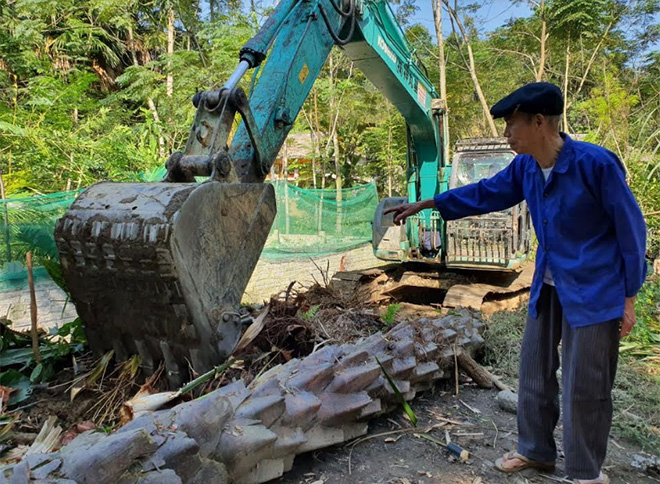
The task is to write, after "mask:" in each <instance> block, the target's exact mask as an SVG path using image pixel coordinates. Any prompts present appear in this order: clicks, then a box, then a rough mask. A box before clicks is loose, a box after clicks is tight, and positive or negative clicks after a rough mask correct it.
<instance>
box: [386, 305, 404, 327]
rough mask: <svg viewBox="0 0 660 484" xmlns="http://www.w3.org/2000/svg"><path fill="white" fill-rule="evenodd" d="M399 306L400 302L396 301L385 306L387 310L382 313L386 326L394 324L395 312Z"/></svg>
mask: <svg viewBox="0 0 660 484" xmlns="http://www.w3.org/2000/svg"><path fill="white" fill-rule="evenodd" d="M399 308H400V304H397V303H395V304H390V305H389V306H387V310H386V311H385V314H384V315H383V321H384V322H385V324H387V325H388V326H389V325H392V324H394V322H395V319H394V318H395V317H396V313H398V312H399Z"/></svg>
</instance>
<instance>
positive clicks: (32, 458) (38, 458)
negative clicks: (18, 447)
mask: <svg viewBox="0 0 660 484" xmlns="http://www.w3.org/2000/svg"><path fill="white" fill-rule="evenodd" d="M48 459H49V456H48V454H44V453H43V452H37V453H34V454H26V456H25V460H27V462H28V466H30V469H35V468H37V467H39V466H40V465H41V464H43V463H44V462H46V461H47V460H48Z"/></svg>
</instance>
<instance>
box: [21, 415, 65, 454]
mask: <svg viewBox="0 0 660 484" xmlns="http://www.w3.org/2000/svg"><path fill="white" fill-rule="evenodd" d="M56 423H57V417H55V416H54V415H51V416H50V417H48V418H47V419H46V421H45V422H44V425H43V426H42V427H41V430H40V431H39V434H38V435H37V438H36V439H34V442H32V445H31V446H30V448H29V449H28V450H27V452H26V454H47V453H49V452H50V451H52V450H53V449H55V447H57V445H58V444H59V443H60V435H62V427H60V426H59V425H58V426H55V424H56Z"/></svg>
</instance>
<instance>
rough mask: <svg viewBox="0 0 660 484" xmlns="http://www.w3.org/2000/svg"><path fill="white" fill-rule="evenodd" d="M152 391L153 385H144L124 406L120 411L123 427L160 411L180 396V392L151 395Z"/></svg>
mask: <svg viewBox="0 0 660 484" xmlns="http://www.w3.org/2000/svg"><path fill="white" fill-rule="evenodd" d="M145 387H148V388H145ZM151 391H153V388H151V385H143V386H142V387H141V388H140V390H139V391H138V392H137V393H136V394H135V396H134V397H133V398H131V399H130V400H129V401H127V402H124V403H123V404H122V406H121V409H120V410H119V415H120V419H121V424H122V425H125V424H126V423H128V422H130V421H131V420H133V419H135V418H137V417H139V416H140V415H143V414H145V413H148V412H153V411H154V410H158V409H159V408H160V407H162V406H163V405H165V404H166V403H169V402H171V401H172V400H174V399H175V398H177V397H178V396H179V395H180V393H179V392H159V393H151Z"/></svg>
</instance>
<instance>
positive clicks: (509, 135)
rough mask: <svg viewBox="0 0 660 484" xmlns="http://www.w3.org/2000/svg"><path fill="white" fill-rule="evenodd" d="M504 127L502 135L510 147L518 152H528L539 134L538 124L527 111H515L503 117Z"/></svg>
mask: <svg viewBox="0 0 660 484" xmlns="http://www.w3.org/2000/svg"><path fill="white" fill-rule="evenodd" d="M504 121H505V122H506V127H505V128H504V136H505V137H506V140H507V141H508V143H509V145H510V146H511V149H512V150H513V151H515V152H516V153H518V154H530V149H531V148H532V147H533V146H535V144H536V141H537V137H538V135H539V126H538V123H537V122H536V121H537V120H536V118H535V117H534V116H530V115H528V114H527V113H521V112H515V113H513V114H511V115H509V116H506V117H505V118H504Z"/></svg>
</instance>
